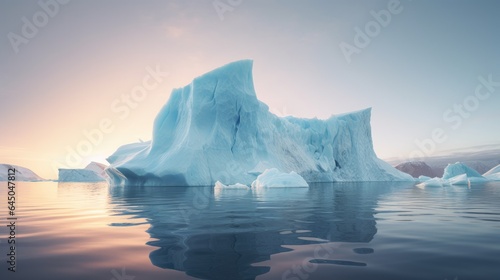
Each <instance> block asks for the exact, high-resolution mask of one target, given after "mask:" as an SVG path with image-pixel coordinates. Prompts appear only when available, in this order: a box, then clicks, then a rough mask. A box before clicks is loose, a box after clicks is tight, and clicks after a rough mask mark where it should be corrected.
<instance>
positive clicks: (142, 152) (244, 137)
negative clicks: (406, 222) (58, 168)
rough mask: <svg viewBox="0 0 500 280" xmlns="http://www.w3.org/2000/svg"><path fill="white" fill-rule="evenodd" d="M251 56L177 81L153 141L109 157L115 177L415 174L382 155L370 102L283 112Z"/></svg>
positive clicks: (166, 180) (395, 177)
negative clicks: (331, 111)
mask: <svg viewBox="0 0 500 280" xmlns="http://www.w3.org/2000/svg"><path fill="white" fill-rule="evenodd" d="M252 64H253V62H252V61H251V60H242V61H237V62H233V63H230V64H227V65H225V66H223V67H220V68H218V69H215V70H213V71H211V72H209V73H206V74H204V75H202V76H200V77H197V78H195V79H194V80H193V81H192V83H191V84H189V85H187V86H185V87H183V88H179V89H174V90H173V91H172V94H171V96H170V99H169V100H168V102H167V104H165V106H164V107H163V108H162V109H161V111H160V112H159V114H158V116H157V117H156V120H155V122H154V128H153V138H152V140H151V141H148V142H141V143H133V144H128V145H125V146H122V147H120V148H119V149H118V150H117V151H116V152H115V153H114V154H113V155H111V156H110V157H108V159H107V160H108V161H109V163H110V167H109V168H108V169H107V172H108V174H109V176H110V180H111V183H112V184H116V185H118V184H127V185H141V186H142V185H161V186H197V185H213V184H214V183H215V182H216V181H220V182H221V183H223V184H226V185H227V184H236V183H242V184H246V185H250V184H251V183H252V182H253V181H254V180H255V179H256V177H257V176H258V175H259V174H261V173H262V172H264V171H265V170H266V169H269V168H277V169H279V170H280V171H282V172H291V171H294V172H296V173H298V174H300V175H301V176H302V177H304V178H305V180H306V181H308V182H333V181H412V180H413V178H412V177H411V176H410V175H408V174H405V173H402V172H400V171H399V170H396V169H395V168H393V167H392V166H390V165H389V164H388V163H386V162H384V161H382V160H380V159H379V158H377V156H376V155H375V152H374V150H373V144H372V137H371V128H370V114H371V109H365V110H362V111H358V112H353V113H349V114H343V115H337V116H332V117H330V118H329V119H326V120H319V119H316V118H315V119H302V118H295V117H285V118H280V117H277V116H276V115H274V114H272V113H271V112H269V108H268V106H267V105H266V104H264V103H262V102H260V101H259V100H258V99H257V96H256V94H255V90H254V85H253V78H252Z"/></svg>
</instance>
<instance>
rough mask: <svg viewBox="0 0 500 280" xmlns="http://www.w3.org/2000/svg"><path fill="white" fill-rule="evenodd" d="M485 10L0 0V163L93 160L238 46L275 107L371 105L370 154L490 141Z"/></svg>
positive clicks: (49, 166) (496, 87)
mask: <svg viewBox="0 0 500 280" xmlns="http://www.w3.org/2000/svg"><path fill="white" fill-rule="evenodd" d="M66 2H68V3H66ZM382 10H384V11H382ZM499 11H500V2H499V1H494V0H492V1H472V0H470V1H459V0H458V1H457V0H454V1H451V0H450V1H444V0H443V1H438V0H436V1H416V0H413V1H409V0H401V1H395V0H383V1H374V0H366V1H353V0H345V1H337V0H325V1H311V0H307V1H305V0H304V1H298V0H274V1H273V0H219V1H213V0H179V1H173V0H172V1H167V0H164V1H148V0H145V1H144V0H141V1H139V0H137V1H124V0H113V1H111V0H99V1H89V0H85V1H84V0H73V1H67V0H65V1H63V0H60V1H59V2H55V0H40V1H6V0H2V1H0V13H1V16H0V35H1V36H2V40H1V41H0V59H1V64H0V104H1V105H2V110H1V111H0V119H1V122H0V131H1V135H2V137H1V138H0V162H3V163H11V164H18V165H23V166H26V167H28V168H31V169H32V170H33V171H35V172H37V173H39V174H40V175H41V176H42V177H49V178H55V177H57V174H56V172H55V168H56V167H84V166H85V165H86V164H87V163H88V162H90V161H91V160H97V161H100V162H105V161H104V159H105V158H106V157H107V156H108V155H110V154H111V153H113V152H114V151H115V149H116V148H117V147H118V146H120V145H122V144H126V143H130V142H136V141H138V140H139V139H141V140H144V141H146V140H149V139H150V138H151V132H152V124H153V119H154V117H155V116H156V113H157V112H158V111H159V109H160V108H161V107H162V105H163V104H164V103H165V102H166V101H167V100H168V98H169V95H170V92H171V90H172V88H175V87H181V86H184V85H185V84H187V83H189V82H190V81H191V79H192V78H194V77H196V76H198V75H200V74H203V73H204V72H207V71H209V70H211V69H213V68H216V67H218V66H221V65H224V64H226V63H228V62H231V61H235V60H240V59H253V60H254V82H255V88H256V91H257V96H258V98H259V99H260V100H262V101H263V102H265V103H267V104H268V105H269V107H270V108H271V111H273V112H275V113H277V114H278V115H290V114H291V115H294V116H298V117H307V118H310V117H318V118H327V117H329V116H330V115H332V114H339V113H345V112H349V111H354V110H359V109H363V108H366V107H372V108H373V111H372V114H373V115H372V134H373V139H374V147H375V151H376V153H377V154H378V155H379V156H380V157H382V158H388V157H401V158H407V157H409V156H410V154H412V155H417V154H418V153H419V152H421V153H423V154H425V153H427V154H433V153H435V152H437V151H444V150H449V149H456V148H462V147H470V146H478V145H488V144H500V129H499V128H500V127H499V122H498V121H499V116H500V113H499V112H500V111H499V108H500V64H499V62H500V51H499V50H500V31H499V27H500V17H499V16H498V13H499ZM389 17H390V18H389ZM154 72H156V74H151V73H154ZM158 72H160V73H159V74H158ZM164 72H168V73H169V74H168V76H167V75H165V74H162V73H164ZM479 77H483V78H481V79H480V78H479ZM144 80H147V83H146V84H147V85H148V90H146V92H145V93H141V95H140V96H139V95H136V99H133V98H132V99H131V96H132V95H131V93H132V92H136V93H137V90H139V89H140V87H141V86H142V85H143V82H144ZM481 80H482V82H481ZM127 97H128V99H127ZM97 129H100V130H101V133H102V137H99V133H96V130H97ZM85 133H86V134H87V135H90V136H85ZM433 135H434V137H435V139H434V140H432V141H431V140H428V141H424V143H425V144H424V145H423V146H422V145H421V146H422V147H423V148H419V146H418V144H416V141H417V142H419V141H420V142H421V141H422V140H423V139H427V138H430V137H432V136H433ZM89 138H90V139H89ZM90 140H92V141H93V142H94V143H91V144H90V145H89V143H90V142H91V141H90ZM431 142H432V143H431ZM78 151H80V152H78ZM415 151H417V152H415ZM75 154H76V155H75ZM80 155H82V156H81V158H78V156H80Z"/></svg>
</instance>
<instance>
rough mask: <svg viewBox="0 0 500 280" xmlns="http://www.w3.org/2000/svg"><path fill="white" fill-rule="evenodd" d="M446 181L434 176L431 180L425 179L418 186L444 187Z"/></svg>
mask: <svg viewBox="0 0 500 280" xmlns="http://www.w3.org/2000/svg"><path fill="white" fill-rule="evenodd" d="M445 184H446V181H445V180H443V179H441V178H432V179H430V180H427V181H424V182H422V183H420V184H418V185H417V186H418V187H443V186H444V185H445Z"/></svg>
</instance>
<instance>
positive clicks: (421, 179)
mask: <svg viewBox="0 0 500 280" xmlns="http://www.w3.org/2000/svg"><path fill="white" fill-rule="evenodd" d="M430 179H432V178H431V177H429V176H424V175H420V176H418V181H419V182H425V181H429V180H430Z"/></svg>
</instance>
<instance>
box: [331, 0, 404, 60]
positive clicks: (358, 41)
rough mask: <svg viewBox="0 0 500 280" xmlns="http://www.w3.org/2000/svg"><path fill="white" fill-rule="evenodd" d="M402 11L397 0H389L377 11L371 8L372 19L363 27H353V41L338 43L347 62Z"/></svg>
mask: <svg viewBox="0 0 500 280" xmlns="http://www.w3.org/2000/svg"><path fill="white" fill-rule="evenodd" d="M409 1H411V0H409ZM402 11H403V6H402V5H401V2H400V1H399V0H390V1H389V2H388V3H387V9H382V10H380V11H378V12H376V11H374V10H371V11H370V14H371V16H372V17H373V20H370V21H368V22H367V23H366V24H365V26H364V28H363V29H361V28H360V27H358V26H356V27H355V28H354V31H355V34H354V38H353V43H352V44H349V43H346V42H345V41H343V42H341V43H340V44H339V47H340V50H341V51H342V54H343V55H344V57H345V59H346V61H347V63H351V61H352V58H351V56H352V55H353V54H360V53H361V51H362V50H363V49H365V48H366V47H368V46H369V45H370V43H371V42H372V40H373V39H374V38H375V37H377V36H378V35H380V32H381V31H382V29H383V28H386V27H387V26H389V24H390V23H391V21H392V18H393V16H394V15H398V14H400V13H401V12H402Z"/></svg>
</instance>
